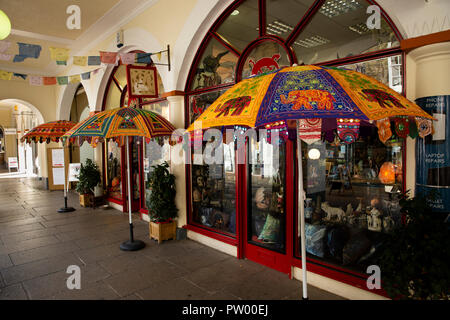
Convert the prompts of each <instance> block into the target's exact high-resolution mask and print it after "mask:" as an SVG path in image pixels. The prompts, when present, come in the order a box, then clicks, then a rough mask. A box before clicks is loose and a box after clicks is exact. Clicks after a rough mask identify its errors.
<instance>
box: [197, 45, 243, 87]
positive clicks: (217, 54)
mask: <svg viewBox="0 0 450 320" xmlns="http://www.w3.org/2000/svg"><path fill="white" fill-rule="evenodd" d="M237 60H238V57H237V56H235V55H234V54H233V53H231V52H230V50H229V49H227V48H225V47H224V46H223V45H221V44H220V43H219V41H217V40H215V39H211V40H210V42H209V44H208V46H207V47H206V48H205V51H204V52H203V55H202V57H201V58H200V61H199V64H198V66H197V69H196V71H195V75H194V79H193V82H192V87H191V90H192V91H195V90H199V89H205V88H209V87H215V86H218V85H220V84H225V83H231V82H234V75H235V68H236V63H237Z"/></svg>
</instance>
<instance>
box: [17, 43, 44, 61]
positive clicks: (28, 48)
mask: <svg viewBox="0 0 450 320" xmlns="http://www.w3.org/2000/svg"><path fill="white" fill-rule="evenodd" d="M17 45H18V46H19V54H17V55H15V56H14V60H13V62H22V61H24V60H25V59H27V58H33V59H37V58H39V56H40V55H41V50H42V47H41V46H40V45H37V44H29V43H22V42H17Z"/></svg>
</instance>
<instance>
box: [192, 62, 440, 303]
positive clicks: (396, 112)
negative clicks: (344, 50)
mask: <svg viewBox="0 0 450 320" xmlns="http://www.w3.org/2000/svg"><path fill="white" fill-rule="evenodd" d="M327 118H328V119H330V120H332V121H334V120H336V121H335V126H334V128H336V129H337V133H338V135H339V137H340V138H341V140H342V141H343V142H344V143H352V142H354V141H355V140H356V139H357V138H358V133H359V126H360V124H361V122H363V121H364V122H368V123H369V125H370V123H374V124H376V126H377V127H378V135H379V137H380V140H381V141H382V142H386V141H387V140H388V139H389V138H390V137H391V136H392V132H393V130H391V120H393V121H392V122H393V123H395V132H396V133H397V135H398V136H400V137H406V136H407V135H410V136H411V137H413V138H415V137H416V136H420V137H424V136H426V135H428V134H430V133H432V117H431V116H430V115H429V114H427V113H426V112H425V111H423V110H422V109H421V108H420V107H419V106H417V105H416V104H414V103H412V102H411V101H409V100H407V99H406V98H405V97H403V96H402V95H400V94H399V93H397V92H395V91H394V90H392V89H390V88H388V87H387V86H385V85H384V84H382V83H380V82H379V81H377V80H375V79H373V78H371V77H368V76H366V75H364V74H361V73H359V72H356V71H352V70H344V69H338V68H331V67H318V66H293V67H285V68H282V69H279V70H276V71H274V72H272V73H270V74H266V75H259V76H255V77H252V78H249V79H246V80H243V81H241V82H239V83H237V84H235V85H234V86H232V87H231V88H230V89H228V90H227V91H226V92H225V93H224V94H222V95H221V96H220V97H219V98H218V99H217V100H216V101H214V103H212V104H211V105H210V106H209V107H208V109H206V111H205V112H203V113H202V114H201V115H200V116H199V117H198V118H197V120H196V121H194V122H193V123H192V124H191V126H189V128H188V129H187V131H189V132H190V133H191V134H192V135H193V137H194V139H198V138H199V137H201V134H200V135H197V133H201V130H204V129H207V128H210V127H221V126H245V127H261V126H264V127H266V128H268V129H269V130H270V129H274V130H275V131H283V127H284V130H285V133H286V135H282V136H283V137H284V138H286V137H287V133H288V132H287V130H286V129H287V128H286V126H287V125H286V121H287V120H297V132H298V135H299V138H297V150H298V152H299V155H298V158H299V159H301V158H302V155H301V145H300V139H302V140H304V141H305V142H307V143H312V142H314V141H317V140H320V138H321V131H322V122H323V121H322V120H324V119H327ZM326 121H327V122H329V120H326ZM324 122H325V120H324ZM333 138H334V135H333V136H332V137H331V140H333ZM298 173H299V178H298V190H301V195H299V196H298V208H299V211H300V233H301V256H302V273H303V281H302V285H303V298H304V299H306V298H307V279H306V275H307V273H306V272H307V270H306V247H305V244H306V238H305V214H304V194H305V193H304V191H303V178H302V176H303V173H302V162H301V161H298Z"/></svg>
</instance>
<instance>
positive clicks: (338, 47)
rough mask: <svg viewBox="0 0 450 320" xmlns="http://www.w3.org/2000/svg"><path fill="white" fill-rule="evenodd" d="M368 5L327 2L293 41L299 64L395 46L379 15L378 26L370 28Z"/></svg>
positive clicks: (387, 27)
mask: <svg viewBox="0 0 450 320" xmlns="http://www.w3.org/2000/svg"><path fill="white" fill-rule="evenodd" d="M369 5H370V4H369V3H368V2H367V1H362V0H358V1H356V0H342V1H337V0H328V1H326V2H325V3H324V4H323V5H322V7H321V8H320V9H319V11H318V12H317V13H316V14H315V15H314V17H313V18H312V20H311V21H310V23H309V24H308V25H307V26H306V27H305V28H304V29H303V30H302V32H301V33H300V34H299V36H298V37H297V38H296V39H295V41H294V42H293V43H292V47H293V48H294V50H295V52H296V54H297V57H298V60H299V63H304V64H315V63H321V62H325V61H330V60H335V59H340V58H346V57H350V56H356V55H360V54H364V53H368V52H373V51H378V50H382V49H388V48H394V47H398V46H399V45H400V43H399V41H398V39H397V37H396V35H395V33H394V32H393V30H392V29H391V27H390V26H389V25H388V23H387V22H386V20H385V19H384V18H383V17H382V15H381V14H380V26H379V28H377V26H374V27H373V28H372V25H371V24H370V23H371V21H372V20H371V19H369V18H370V14H368V13H367V7H368V6H369ZM368 20H370V21H369V22H368Z"/></svg>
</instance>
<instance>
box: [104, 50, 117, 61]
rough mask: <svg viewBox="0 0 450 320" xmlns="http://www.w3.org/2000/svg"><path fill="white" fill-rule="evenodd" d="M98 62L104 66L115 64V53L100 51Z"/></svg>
mask: <svg viewBox="0 0 450 320" xmlns="http://www.w3.org/2000/svg"><path fill="white" fill-rule="evenodd" d="M100 61H101V62H102V63H104V64H116V63H117V52H106V51H100Z"/></svg>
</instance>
